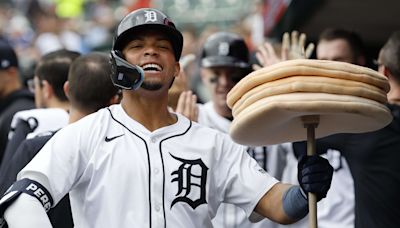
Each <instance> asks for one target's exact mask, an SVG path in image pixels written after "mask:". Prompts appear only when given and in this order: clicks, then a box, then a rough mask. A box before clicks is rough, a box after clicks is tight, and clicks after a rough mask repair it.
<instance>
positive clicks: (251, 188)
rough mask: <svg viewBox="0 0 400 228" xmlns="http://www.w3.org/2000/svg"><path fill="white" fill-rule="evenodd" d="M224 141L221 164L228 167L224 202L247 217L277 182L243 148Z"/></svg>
mask: <svg viewBox="0 0 400 228" xmlns="http://www.w3.org/2000/svg"><path fill="white" fill-rule="evenodd" d="M225 141H226V142H225V143H224V144H225V145H224V146H223V150H224V152H223V154H224V155H223V159H221V162H224V163H225V162H229V166H228V167H227V168H228V171H227V177H226V179H225V183H224V186H225V189H224V191H225V200H224V202H226V203H231V204H235V205H236V206H239V207H241V208H242V209H243V210H244V211H245V212H246V215H247V216H248V217H249V216H250V215H251V214H252V212H253V210H254V208H255V207H256V205H257V203H258V201H259V200H260V199H261V198H262V197H263V196H264V194H265V193H266V192H268V191H269V190H270V189H271V188H272V186H274V185H275V184H276V183H278V180H276V179H275V178H274V177H272V176H271V175H269V174H268V173H267V172H266V171H265V170H264V169H263V168H262V167H261V166H260V165H258V163H257V162H256V160H255V159H253V158H252V157H251V156H250V155H249V154H248V153H247V152H246V149H245V147H244V146H240V145H238V144H235V143H234V142H231V141H230V139H228V140H225ZM221 167H223V165H221Z"/></svg>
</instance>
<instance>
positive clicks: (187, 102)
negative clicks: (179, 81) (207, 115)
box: [175, 90, 199, 122]
mask: <svg viewBox="0 0 400 228" xmlns="http://www.w3.org/2000/svg"><path fill="white" fill-rule="evenodd" d="M175 112H177V113H180V114H182V115H184V116H186V117H187V118H188V119H190V120H192V121H196V122H197V120H198V115H199V107H198V106H197V96H196V95H195V94H193V92H192V91H190V90H188V91H183V92H182V93H181V94H180V96H179V99H178V104H177V106H176V110H175Z"/></svg>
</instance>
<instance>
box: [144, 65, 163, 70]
mask: <svg viewBox="0 0 400 228" xmlns="http://www.w3.org/2000/svg"><path fill="white" fill-rule="evenodd" d="M142 68H143V70H146V69H156V70H158V71H161V70H162V67H161V66H160V65H158V64H154V63H150V64H145V65H144V66H142Z"/></svg>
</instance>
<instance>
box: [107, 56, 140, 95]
mask: <svg viewBox="0 0 400 228" xmlns="http://www.w3.org/2000/svg"><path fill="white" fill-rule="evenodd" d="M110 64H111V80H112V82H113V83H114V85H115V86H118V87H120V88H122V89H127V90H136V89H137V88H139V87H140V85H141V84H142V83H143V80H144V71H143V69H142V68H141V67H139V66H137V65H133V64H130V63H129V62H128V61H126V60H125V59H124V57H123V54H122V52H121V51H119V50H112V51H111V53H110Z"/></svg>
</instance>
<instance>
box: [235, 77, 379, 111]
mask: <svg viewBox="0 0 400 228" xmlns="http://www.w3.org/2000/svg"><path fill="white" fill-rule="evenodd" d="M295 92H314V93H330V94H339V95H351V96H356V97H364V98H368V99H371V100H375V101H377V102H379V103H387V96H386V93H385V92H384V91H383V90H382V89H379V88H378V87H376V86H372V85H369V84H366V83H363V82H357V81H351V80H345V79H338V78H327V77H318V76H292V77H288V78H282V79H279V80H275V81H272V82H267V83H264V84H262V85H259V86H257V87H255V88H253V89H251V90H249V91H248V92H247V93H245V94H244V95H243V96H242V97H241V98H240V99H239V100H238V101H237V102H236V103H235V104H234V105H233V107H232V112H233V115H234V116H236V115H237V113H240V112H241V111H242V110H243V109H244V108H245V107H247V106H249V105H251V104H252V103H254V102H256V101H257V100H259V99H262V98H264V97H269V96H274V95H279V94H287V93H295Z"/></svg>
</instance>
